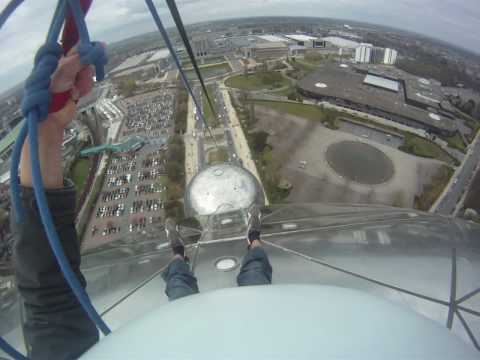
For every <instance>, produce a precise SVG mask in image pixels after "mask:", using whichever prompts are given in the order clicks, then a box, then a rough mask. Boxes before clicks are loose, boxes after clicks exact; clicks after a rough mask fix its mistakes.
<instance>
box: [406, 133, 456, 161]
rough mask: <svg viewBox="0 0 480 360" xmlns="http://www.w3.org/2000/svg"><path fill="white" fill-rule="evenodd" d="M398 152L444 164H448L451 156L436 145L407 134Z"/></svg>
mask: <svg viewBox="0 0 480 360" xmlns="http://www.w3.org/2000/svg"><path fill="white" fill-rule="evenodd" d="M400 150H402V151H405V152H407V153H410V154H413V155H417V156H421V157H426V158H431V159H438V160H441V161H445V162H446V163H450V162H451V160H452V158H451V156H450V155H448V154H447V153H446V152H445V151H444V150H443V149H442V148H441V147H440V146H438V145H437V144H434V143H433V142H431V141H429V140H426V139H423V138H421V137H420V136H416V135H412V134H409V133H405V144H404V145H403V146H402V147H401V148H400Z"/></svg>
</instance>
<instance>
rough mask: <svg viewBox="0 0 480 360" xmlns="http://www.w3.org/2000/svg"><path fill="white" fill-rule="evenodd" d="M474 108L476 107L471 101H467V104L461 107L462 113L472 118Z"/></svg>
mask: <svg viewBox="0 0 480 360" xmlns="http://www.w3.org/2000/svg"><path fill="white" fill-rule="evenodd" d="M475 107H476V104H475V101H473V100H472V99H470V100H468V101H467V102H465V103H464V104H463V105H462V107H461V108H462V111H463V112H464V113H466V114H468V115H471V116H473V113H474V111H475Z"/></svg>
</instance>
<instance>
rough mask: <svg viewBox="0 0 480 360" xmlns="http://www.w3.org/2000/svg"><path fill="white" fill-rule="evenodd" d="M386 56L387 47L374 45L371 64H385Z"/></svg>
mask: <svg viewBox="0 0 480 360" xmlns="http://www.w3.org/2000/svg"><path fill="white" fill-rule="evenodd" d="M384 58H385V49H384V48H381V47H377V46H375V47H372V51H371V56H370V63H371V64H383V60H384Z"/></svg>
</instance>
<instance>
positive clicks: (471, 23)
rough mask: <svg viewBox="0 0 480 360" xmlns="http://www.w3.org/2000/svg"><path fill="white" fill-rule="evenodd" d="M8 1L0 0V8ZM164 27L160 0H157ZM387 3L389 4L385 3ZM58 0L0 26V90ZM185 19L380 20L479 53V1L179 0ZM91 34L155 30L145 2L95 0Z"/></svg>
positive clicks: (32, 5) (24, 9) (32, 3)
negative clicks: (284, 18) (253, 17)
mask: <svg viewBox="0 0 480 360" xmlns="http://www.w3.org/2000/svg"><path fill="white" fill-rule="evenodd" d="M8 1H9V0H0V8H1V9H3V8H4V7H5V5H6V4H7V2H8ZM155 3H156V4H157V6H158V7H159V12H160V14H161V16H162V20H164V22H165V25H166V26H169V25H171V24H172V22H171V21H170V17H169V16H168V14H167V12H166V9H165V5H164V4H165V3H164V0H156V1H155ZM386 3H388V5H386ZM55 4H56V0H25V2H24V3H23V4H22V5H21V6H20V8H19V9H18V10H17V11H16V13H15V14H14V15H13V16H12V17H11V18H10V19H9V21H8V22H7V23H6V24H5V25H4V27H3V29H1V30H0V49H1V50H0V64H1V66H0V93H1V92H2V91H4V90H6V89H8V88H9V87H11V86H13V85H15V84H16V83H17V82H19V81H21V80H22V79H23V78H24V77H25V76H26V75H27V74H28V72H29V71H30V68H31V65H32V60H33V54H34V52H35V50H36V49H37V48H38V46H39V45H40V44H41V43H42V41H44V37H45V34H46V31H47V28H48V24H49V22H50V18H51V15H52V12H53V9H54V7H55ZM177 4H178V7H179V10H180V13H181V15H182V18H183V19H184V22H185V23H192V22H198V21H205V20H216V19H222V18H231V17H248V16H263V15H266V16H268V15H286V16H316V17H331V18H340V19H352V20H359V21H365V22H371V23H376V24H384V25H389V26H393V27H397V28H400V29H404V30H410V31H414V32H418V33H421V34H426V35H430V36H432V37H435V38H439V39H442V40H445V41H448V42H451V43H454V44H458V45H460V46H462V47H465V48H471V49H474V50H475V51H476V52H477V53H480V36H479V34H480V0H394V1H385V0H310V1H307V0H240V1H226V0H177ZM87 20H88V25H89V29H90V32H91V34H92V38H93V39H95V40H103V41H107V42H109V41H117V40H120V39H123V38H126V37H130V36H133V35H137V34H141V33H144V32H147V31H153V30H154V29H155V28H154V27H153V23H152V20H151V18H150V16H149V13H148V10H147V8H146V5H145V2H144V1H143V0H94V1H93V6H92V9H91V10H90V12H89V14H88V17H87Z"/></svg>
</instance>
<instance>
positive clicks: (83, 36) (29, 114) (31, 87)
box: [0, 0, 110, 359]
mask: <svg viewBox="0 0 480 360" xmlns="http://www.w3.org/2000/svg"><path fill="white" fill-rule="evenodd" d="M65 1H66V0H59V2H58V5H57V8H56V10H55V13H54V17H53V19H52V23H51V26H50V29H49V32H48V35H47V40H46V43H45V44H44V45H43V46H42V47H40V49H39V50H38V52H37V54H36V56H35V63H34V68H33V71H32V73H31V74H30V76H29V77H28V79H27V80H26V83H25V93H24V97H23V100H22V104H21V109H22V112H23V114H24V116H25V117H26V119H27V122H26V124H24V126H23V127H22V129H21V131H20V134H19V136H18V138H17V140H16V142H15V145H14V149H13V154H12V165H11V170H10V174H11V179H10V180H11V181H10V183H11V191H12V204H13V207H14V210H15V213H16V214H17V221H18V222H21V221H23V219H24V211H23V209H22V206H21V200H20V191H19V190H20V186H19V183H18V166H19V162H20V155H21V150H22V147H23V144H24V142H25V139H26V137H27V134H28V138H29V145H30V157H31V166H32V182H33V189H34V193H35V199H36V203H37V207H38V210H39V213H40V218H41V221H42V224H43V226H44V229H45V233H46V235H47V238H48V241H49V243H50V246H51V248H52V251H53V253H54V255H55V257H56V259H57V262H58V265H59V267H60V269H61V271H62V273H63V275H64V277H65V280H66V281H67V283H68V284H69V286H70V287H71V289H72V291H73V293H74V294H75V296H76V297H77V299H78V301H79V303H80V304H81V306H82V307H83V309H84V310H85V312H86V313H87V315H88V316H89V318H90V319H91V320H92V321H93V322H94V323H95V324H96V325H97V327H98V328H99V329H100V330H101V331H102V332H103V333H104V334H105V335H108V334H109V333H110V329H109V328H108V327H107V325H106V324H105V323H104V321H103V320H102V318H101V317H100V315H99V314H98V313H97V312H96V311H95V309H94V307H93V305H92V303H91V301H90V299H89V297H88V295H87V293H86V292H85V290H84V289H83V287H82V286H81V284H80V282H79V280H78V278H77V276H76V275H75V273H74V272H73V270H72V268H71V267H70V263H69V261H68V259H67V258H66V256H65V253H64V252H63V249H62V245H61V243H60V241H59V238H58V234H57V232H56V229H55V225H54V223H53V220H52V215H51V213H50V209H49V207H48V203H47V198H46V195H45V190H44V186H43V181H42V174H41V169H40V161H39V151H38V123H39V122H41V121H43V120H45V119H46V118H47V116H48V106H49V103H50V91H49V88H50V79H51V76H52V74H53V73H54V71H55V70H56V68H57V66H58V60H59V58H60V56H61V55H62V52H63V49H62V47H61V46H60V45H59V44H58V43H57V39H58V37H59V35H60V31H61V29H62V25H63V22H64V19H65V6H66V5H65V4H66V2H65ZM67 1H68V4H69V6H70V10H71V12H72V14H73V17H74V20H75V24H76V26H77V29H78V33H79V38H80V44H79V46H78V53H79V56H80V61H81V63H82V64H84V65H95V68H96V76H97V80H98V81H100V80H103V78H104V76H105V72H104V65H105V64H106V62H107V57H106V54H105V50H104V48H103V47H102V46H101V44H100V43H97V42H91V41H90V38H89V35H88V30H87V27H86V25H85V20H84V14H83V12H82V9H81V7H80V3H79V0H67ZM17 2H18V1H17ZM9 5H10V4H9ZM15 5H16V6H18V4H16V3H14V4H13V5H12V6H11V7H10V9H12V10H9V11H10V12H9V13H8V14H7V15H10V14H11V13H12V12H13V10H14V9H15V7H16V6H15ZM2 15H3V13H2ZM7 17H8V16H7ZM0 340H1V341H0V347H2V348H3V349H4V350H5V351H7V350H8V351H11V350H12V348H11V347H10V346H9V345H8V344H7V345H8V346H4V345H5V344H6V343H5V341H4V340H3V339H1V338H0ZM14 355H15V356H14V357H15V358H16V359H25V357H23V355H21V354H20V353H15V354H14ZM12 356H13V355H12Z"/></svg>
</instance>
